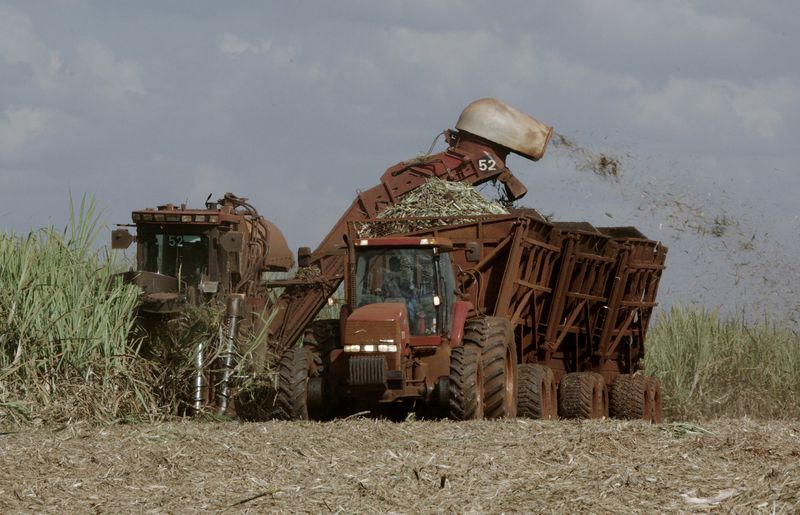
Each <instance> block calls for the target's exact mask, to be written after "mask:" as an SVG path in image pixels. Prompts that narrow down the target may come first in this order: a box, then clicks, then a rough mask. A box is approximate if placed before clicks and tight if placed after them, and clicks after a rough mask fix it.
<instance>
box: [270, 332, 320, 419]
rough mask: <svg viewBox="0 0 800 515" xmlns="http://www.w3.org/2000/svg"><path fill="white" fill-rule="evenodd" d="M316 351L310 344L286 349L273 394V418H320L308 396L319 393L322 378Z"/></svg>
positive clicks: (314, 395)
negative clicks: (276, 386) (276, 388)
mask: <svg viewBox="0 0 800 515" xmlns="http://www.w3.org/2000/svg"><path fill="white" fill-rule="evenodd" d="M321 365H322V362H321V359H320V357H319V354H318V353H316V352H313V351H312V350H311V349H310V348H309V347H295V348H292V349H289V350H288V351H286V352H285V353H284V354H283V356H282V357H281V360H280V363H279V365H278V371H279V377H278V391H277V393H276V395H275V407H276V413H275V418H279V419H282V420H308V419H309V418H319V417H320V413H318V410H315V409H314V408H315V406H313V405H311V404H310V403H309V396H311V397H316V396H317V395H319V394H320V392H317V390H321V386H322V378H321V377H320V376H319V373H320V370H321Z"/></svg>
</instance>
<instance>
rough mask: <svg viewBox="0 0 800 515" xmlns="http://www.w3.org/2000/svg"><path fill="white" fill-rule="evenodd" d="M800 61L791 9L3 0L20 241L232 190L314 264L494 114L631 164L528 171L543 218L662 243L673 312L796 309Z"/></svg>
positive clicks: (0, 97) (520, 166)
mask: <svg viewBox="0 0 800 515" xmlns="http://www.w3.org/2000/svg"><path fill="white" fill-rule="evenodd" d="M798 48H800V2H796V1H791V0H787V1H783V2H781V1H764V2H751V1H745V0H726V1H708V2H692V1H680V0H673V1H663V2H661V1H652V2H637V1H630V0H591V1H590V0H585V1H563V2H552V1H549V2H534V1H529V0H520V1H508V2H498V1H495V2H479V1H467V0H439V1H435V0H428V1H423V0H409V1H400V0H387V1H381V2H367V1H363V2H356V1H337V2H322V1H319V2H312V1H296V2H279V1H274V2H267V1H263V2H258V1H251V2H212V1H207V2H203V1H188V0H186V1H181V2H177V1H173V2H170V1H151V2H146V1H140V2H123V1H99V0H98V1H94V2H90V1H78V0H61V1H57V0H54V1H51V2H44V1H41V2H32V1H12V2H4V1H3V0H0V177H1V178H2V187H0V199H1V200H2V206H1V207H0V226H2V228H3V229H4V230H14V231H17V232H23V231H27V230H28V229H30V228H35V227H41V226H44V225H48V224H51V223H52V224H55V225H56V226H59V227H60V226H63V225H64V219H65V218H64V217H65V216H66V215H67V209H68V195H69V193H68V192H70V191H71V192H72V194H73V196H80V195H82V194H84V193H87V194H91V195H95V196H96V198H97V200H98V202H99V204H100V207H102V208H103V209H104V220H105V221H106V222H107V223H108V224H109V225H110V224H113V223H125V222H128V221H129V219H130V218H129V217H130V211H131V210H133V209H137V208H142V207H147V206H155V205H157V204H162V203H166V202H173V203H179V202H184V201H188V203H189V204H190V205H194V206H200V205H202V202H203V201H204V200H205V198H206V196H207V195H208V194H209V193H214V195H215V197H216V196H221V195H222V194H223V193H224V192H226V191H233V192H235V193H237V194H239V195H242V196H246V197H249V198H250V199H251V201H252V203H253V204H255V205H256V207H258V209H259V210H260V211H261V213H262V214H264V215H265V216H266V217H267V218H269V219H271V220H272V221H274V222H275V223H276V224H278V226H279V227H281V228H282V230H283V232H284V234H285V235H286V236H287V238H288V240H289V242H290V245H291V246H292V247H297V246H298V245H310V246H312V247H313V246H316V244H317V243H318V242H319V241H320V240H321V239H322V237H323V236H324V235H325V234H326V232H327V231H328V229H329V228H330V226H331V224H332V223H333V221H334V220H335V219H337V218H338V217H339V216H340V214H341V213H342V211H343V210H344V209H345V208H346V207H347V206H348V205H349V203H350V202H351V201H352V199H353V197H354V195H355V193H356V190H358V189H366V188H368V187H371V186H372V185H374V184H376V182H377V180H378V177H379V176H380V175H381V173H382V172H383V171H384V170H385V169H386V168H388V167H389V166H390V165H392V164H394V163H396V162H398V161H401V160H404V159H406V158H409V157H412V156H414V155H416V154H418V153H421V152H424V151H425V150H427V148H428V147H429V145H430V144H431V142H432V140H433V138H434V136H435V135H436V134H437V133H439V132H440V131H441V130H443V129H445V128H451V127H453V125H454V124H455V121H456V119H457V118H458V115H459V114H460V112H461V110H462V109H463V108H464V107H465V106H466V105H467V104H468V103H469V102H470V101H472V100H475V99H477V98H482V97H496V98H500V99H502V100H503V101H505V102H507V103H508V104H510V105H512V106H514V107H516V108H518V109H520V110H522V111H524V112H527V113H529V114H531V115H533V116H535V117H536V118H538V119H540V120H542V121H543V122H545V123H547V124H549V125H552V126H554V127H555V128H556V130H557V131H558V132H559V133H561V134H565V135H567V136H569V137H570V138H572V139H573V140H574V141H575V142H576V143H578V144H579V145H580V146H581V147H583V148H585V149H588V150H589V151H592V152H607V153H609V154H610V155H614V156H618V157H619V158H620V159H621V161H622V164H623V166H622V170H623V177H622V178H621V179H620V180H619V181H618V182H609V181H606V180H603V179H601V178H598V177H596V176H595V175H593V174H592V173H591V172H590V171H587V170H585V169H583V167H582V166H581V160H582V159H583V156H581V155H576V154H575V153H572V154H569V153H566V152H564V151H563V149H561V150H559V149H557V148H553V147H552V146H551V148H550V149H549V150H548V152H547V154H546V155H545V157H544V158H543V159H542V160H541V161H539V162H537V163H534V162H531V161H527V160H524V159H522V158H515V159H511V160H510V161H509V166H510V167H511V168H512V170H513V171H514V173H515V174H516V175H517V176H518V177H519V178H520V179H521V180H522V181H523V182H524V183H525V184H526V185H527V186H528V189H529V191H530V192H529V194H528V196H527V197H526V198H525V199H524V202H523V204H525V205H528V206H533V207H537V208H539V209H540V210H541V211H544V212H545V213H553V214H555V215H556V217H557V218H559V219H564V220H566V219H571V220H577V219H586V220H589V221H591V222H593V223H595V224H596V225H600V226H602V225H631V224H635V225H638V226H640V227H642V228H643V229H644V231H645V232H646V233H647V234H648V235H649V236H650V237H652V238H655V239H660V240H662V241H664V243H665V244H667V245H669V246H670V255H669V258H668V259H669V267H670V268H669V270H668V272H667V274H666V275H665V278H664V281H663V284H662V294H663V296H662V298H663V299H664V300H665V302H667V303H671V302H674V301H678V300H695V301H700V302H705V303H707V304H710V305H728V306H731V305H733V304H736V305H737V306H738V305H743V304H742V302H743V299H745V298H747V299H753V300H756V299H757V302H759V303H761V302H763V301H764V300H766V301H767V302H770V303H771V304H774V305H777V306H779V307H782V308H786V307H791V308H794V307H795V306H796V304H797V301H796V300H795V299H796V295H795V292H796V285H797V283H798V281H800V278H799V277H798V275H797V273H796V269H795V263H797V262H798V258H797V257H796V256H797V253H798V251H800V244H798V241H800V238H799V236H800V222H798V216H800V208H799V207H798V202H797V200H796V197H797V196H798V194H800V175H799V174H798V173H797V172H798V170H797V166H796V164H797V162H798V156H800V145H798V144H797V143H796V141H797V138H798V134H800V116H798V114H800V67H799V66H798V57H797V49H798ZM714 219H718V220H723V221H724V224H723V225H724V226H725V227H726V232H725V234H724V235H723V236H722V237H716V236H712V235H698V234H697V231H698V228H700V229H708V228H709V227H712V226H713V221H714ZM687 225H688V227H684V226H687ZM748 243H749V245H748Z"/></svg>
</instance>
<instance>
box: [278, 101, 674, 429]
mask: <svg viewBox="0 0 800 515" xmlns="http://www.w3.org/2000/svg"><path fill="white" fill-rule="evenodd" d="M483 102H485V101H478V102H476V103H473V104H472V105H471V106H469V107H468V108H467V110H465V112H464V113H463V114H462V117H461V118H460V119H459V123H458V124H457V125H456V128H457V129H458V133H452V134H450V135H449V141H450V142H451V145H452V144H453V143H458V142H459V141H460V139H459V138H463V137H465V136H466V135H467V134H469V135H470V137H469V140H470V142H471V143H472V142H474V141H479V142H492V143H491V144H490V145H489V147H490V148H491V149H492V150H493V151H494V152H495V153H492V154H489V155H488V156H489V159H491V160H492V161H495V162H497V161H496V159H504V158H505V156H506V155H507V153H508V152H509V151H516V152H518V153H521V152H519V149H520V146H519V144H518V143H517V142H516V141H515V140H511V139H509V138H507V137H506V136H507V135H508V134H512V135H531V134H532V135H533V136H532V137H531V138H528V139H524V137H523V140H524V141H526V142H530V141H535V142H536V147H535V149H534V150H535V152H533V151H531V150H527V151H526V152H525V153H524V155H526V156H528V157H535V158H538V157H541V155H542V153H543V152H544V148H545V146H546V144H547V141H548V139H549V135H550V132H549V128H546V127H544V126H542V125H541V124H539V122H536V121H535V120H533V119H531V118H529V117H528V118H521V117H519V116H517V112H513V111H512V113H514V116H508V117H504V116H503V115H502V113H504V112H505V111H502V110H500V107H501V106H502V104H494V103H492V104H484V103H483ZM502 107H505V106H502ZM465 120H466V121H465ZM531 120H533V121H531ZM520 121H524V122H525V123H522V124H520V123H519V122H520ZM526 124H527V125H526ZM525 126H527V127H531V128H535V129H536V130H532V131H525V130H523V127H525ZM512 129H513V130H512ZM473 132H474V133H477V134H479V135H480V136H477V137H476V135H473ZM472 138H475V139H472ZM497 142H500V143H497ZM501 143H505V144H504V145H503V144H501ZM498 147H499V148H500V150H498ZM525 148H526V149H531V147H530V146H528V147H525ZM451 151H453V148H452V146H451V148H450V149H448V152H451ZM482 152H483V150H482ZM487 152H488V151H487ZM498 153H499V154H500V155H498ZM501 156H502V157H501ZM486 157H487V154H483V158H486ZM479 159H481V158H479ZM442 161H443V160H442V159H441V158H440V157H436V158H435V159H433V160H432V161H431V162H430V166H431V170H434V171H435V170H438V168H437V165H436V163H441V162H442ZM483 163H484V164H481V161H480V160H478V161H476V166H475V167H474V173H475V175H465V177H466V178H467V180H469V177H474V176H480V173H481V172H482V171H484V170H483V169H484V168H488V166H487V165H486V164H485V163H486V161H484V162H483ZM405 166H406V165H404V164H401V165H398V166H396V167H393V168H391V169H390V170H389V172H387V174H385V175H384V179H386V178H387V175H388V176H389V177H390V178H391V177H398V176H400V175H401V174H402V173H403V171H404V170H405V169H406V168H405ZM503 168H505V167H504V166H503ZM445 169H446V170H451V168H450V167H447V168H445ZM392 171H394V172H401V173H400V174H397V175H393V174H392V173H390V172H392ZM487 171H488V170H487ZM417 173H418V172H417ZM431 175H434V176H435V172H434V173H433V174H430V175H429V176H431ZM509 175H510V173H509ZM417 176H418V175H417V174H416V173H415V174H414V177H417ZM443 176H444V177H450V175H448V174H447V173H445V174H443ZM424 178H425V177H423V179H424ZM495 178H498V179H499V178H500V176H499V175H497V176H495ZM506 180H508V175H507V176H506ZM475 182H478V181H475ZM385 184H386V183H385V182H384V183H383V185H382V187H383V190H378V191H377V193H378V194H381V195H384V197H385V198H388V193H385V192H388V191H391V188H388V187H386V186H385ZM512 185H513V186H512V188H513V191H510V193H511V194H512V196H516V197H519V196H520V195H515V192H516V193H517V194H519V193H524V191H525V190H524V187H522V186H521V185H519V184H518V183H516V182H512ZM370 191H372V190H370ZM397 196H399V194H398V195H395V196H393V197H392V198H391V201H392V202H394V201H396V198H397ZM383 205H386V203H384V204H383ZM354 213H355V214H357V215H359V216H357V217H355V216H353V214H354ZM375 214H376V213H375V212H374V211H372V212H367V211H366V210H365V209H364V203H363V202H362V201H361V198H359V199H358V200H357V201H356V203H355V204H354V206H353V207H352V208H351V211H349V212H348V214H346V215H345V218H343V219H342V221H340V224H343V225H344V227H341V228H340V227H338V225H337V227H336V228H335V231H337V236H338V237H339V241H340V242H342V243H340V244H339V245H338V246H337V245H335V242H334V240H326V241H327V242H328V245H330V247H331V248H329V249H328V250H327V252H326V253H321V252H320V250H319V249H318V251H317V254H316V256H315V257H316V259H317V262H321V258H322V257H323V256H333V255H336V256H337V257H338V258H339V260H340V261H337V266H338V267H340V268H337V269H336V270H335V271H336V272H337V273H338V272H339V270H340V269H341V272H342V273H343V276H344V280H345V295H346V304H345V305H344V306H343V307H342V310H341V315H340V320H339V321H338V323H337V328H336V329H337V330H333V331H331V330H328V331H327V333H326V334H320V331H318V330H314V329H313V326H312V328H311V329H309V331H307V334H306V336H305V342H304V345H303V346H296V347H287V349H288V350H286V352H285V353H284V354H283V357H282V359H281V362H280V378H279V384H278V394H277V399H276V405H277V408H278V416H279V417H281V418H287V419H304V418H326V417H330V416H337V415H342V414H346V413H348V412H352V411H371V412H377V413H381V412H385V411H391V410H396V409H397V408H401V410H405V411H409V410H416V411H420V412H422V413H425V414H434V415H438V416H441V415H444V416H449V417H451V418H455V419H476V418H484V417H485V418H498V417H513V416H517V415H520V416H528V417H534V418H553V417H556V416H562V417H573V418H598V417H604V416H608V415H612V416H615V417H620V418H640V419H645V420H650V421H658V420H660V418H661V398H660V384H659V383H658V381H657V380H656V379H654V378H648V377H645V376H643V375H642V374H641V373H640V370H639V368H640V366H641V360H642V358H643V356H644V338H645V335H646V332H647V326H648V323H649V320H650V316H651V314H652V310H653V307H654V306H655V296H656V293H657V289H658V283H659V279H660V276H661V271H662V270H663V268H664V260H665V256H666V248H665V247H663V246H661V245H660V244H659V243H658V242H656V241H653V240H649V239H647V238H646V237H645V236H644V235H642V234H641V233H640V232H639V231H638V230H636V229H635V228H632V227H614V228H595V227H593V226H591V225H590V224H588V223H585V222H582V223H550V222H548V221H546V220H544V219H543V218H542V217H540V216H539V215H538V214H537V213H535V212H532V211H524V210H522V211H518V212H514V213H512V214H510V215H492V216H472V217H466V218H465V217H463V216H460V217H458V218H456V219H451V220H442V219H437V220H431V221H430V222H431V223H435V224H444V226H437V227H435V228H427V229H422V230H419V231H417V232H410V233H406V234H400V235H398V234H387V231H385V230H382V229H381V227H382V226H383V227H396V226H397V225H396V224H398V223H423V222H425V221H424V220H419V219H416V220H414V219H399V220H398V219H377V218H376V217H375ZM389 232H391V231H389ZM376 234H377V235H381V236H375V235H376ZM334 248H336V249H337V250H338V253H336V254H334V252H333V250H334ZM342 253H343V254H344V255H343V256H342V255H341V254H342ZM312 256H313V255H312ZM323 263H324V261H323ZM322 270H323V273H322V277H321V281H320V283H321V284H326V285H327V287H328V288H330V287H331V286H334V285H337V286H338V280H339V276H338V275H335V274H334V275H329V274H326V273H325V270H332V268H327V269H326V268H322ZM326 291H327V292H328V293H330V291H332V290H326V289H324V288H319V289H317V293H318V294H321V293H323V292H326ZM295 294H297V293H295ZM308 302H309V305H310V300H309V301H308Z"/></svg>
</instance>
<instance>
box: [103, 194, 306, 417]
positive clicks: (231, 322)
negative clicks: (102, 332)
mask: <svg viewBox="0 0 800 515" xmlns="http://www.w3.org/2000/svg"><path fill="white" fill-rule="evenodd" d="M131 218H132V222H133V223H132V224H127V225H124V226H119V227H118V228H117V229H116V230H114V231H113V232H112V247H113V248H116V249H125V248H128V247H129V246H130V245H131V244H132V243H133V242H136V269H135V270H131V271H130V272H126V273H123V274H121V276H122V280H123V281H124V282H125V283H129V284H135V285H137V286H138V287H139V288H140V289H141V296H140V300H139V305H138V317H139V319H140V321H142V322H143V323H144V324H145V325H146V326H147V327H149V328H150V329H152V330H154V331H162V332H164V331H169V330H170V329H169V327H168V322H169V321H170V320H175V319H176V318H177V317H179V316H181V314H182V313H185V312H186V311H187V310H189V309H191V308H192V307H197V306H214V307H216V308H217V309H220V310H224V316H223V323H222V327H221V328H220V331H219V334H218V338H217V341H216V342H215V343H214V348H209V345H210V342H212V341H213V339H211V338H200V339H199V340H198V341H197V343H196V344H195V345H196V348H195V349H194V350H193V367H194V371H193V374H192V385H191V388H190V390H191V399H190V400H189V402H190V404H191V408H192V411H193V412H199V411H202V410H206V409H214V410H215V411H216V412H217V413H218V414H226V413H232V412H233V410H230V411H229V409H230V408H232V406H231V403H230V399H231V396H232V390H231V389H232V386H233V381H232V374H233V371H234V369H235V368H236V365H237V361H236V357H237V356H238V355H239V354H241V351H242V349H239V348H238V343H239V339H240V338H239V337H240V333H241V332H242V329H243V328H244V329H246V330H247V332H248V333H249V334H251V335H254V334H258V333H259V331H260V328H261V327H262V326H263V325H264V320H265V318H264V313H265V311H264V310H265V306H266V304H267V296H268V289H267V286H266V280H265V277H264V273H265V272H287V271H289V270H290V269H292V268H293V267H294V256H293V253H292V252H291V251H290V250H289V247H288V246H287V244H286V240H285V238H284V236H283V234H282V233H281V231H280V230H279V229H278V228H277V227H276V226H275V225H274V224H273V223H272V222H270V221H268V220H266V219H265V218H264V217H262V216H261V215H260V214H259V213H258V211H257V210H256V209H255V208H254V207H253V206H252V205H251V204H250V203H249V202H248V201H247V199H246V198H242V197H237V196H236V195H234V194H232V193H226V194H225V195H224V196H223V198H221V199H219V200H217V201H216V202H213V201H212V202H209V201H208V199H207V200H206V205H205V207H204V208H203V209H195V208H188V207H187V206H186V205H185V204H182V205H180V206H176V205H173V204H165V205H162V206H158V207H157V208H147V209H141V210H137V211H134V212H133V213H132V215H131ZM129 227H135V229H136V234H135V235H133V234H131V233H130V231H129V230H128V228H129ZM209 336H210V335H209ZM267 350H268V349H267V344H266V339H262V341H256V342H254V347H253V348H251V349H247V351H249V352H250V353H251V355H252V358H253V360H254V361H255V362H256V363H259V362H262V361H264V360H265V359H266V355H267Z"/></svg>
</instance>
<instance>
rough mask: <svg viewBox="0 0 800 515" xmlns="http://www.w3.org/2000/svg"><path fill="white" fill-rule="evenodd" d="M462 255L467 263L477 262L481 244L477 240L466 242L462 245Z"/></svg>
mask: <svg viewBox="0 0 800 515" xmlns="http://www.w3.org/2000/svg"><path fill="white" fill-rule="evenodd" d="M464 257H466V258H467V262H468V263H477V262H478V261H480V260H481V245H480V243H478V242H477V241H470V242H467V245H466V246H465V247H464Z"/></svg>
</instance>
